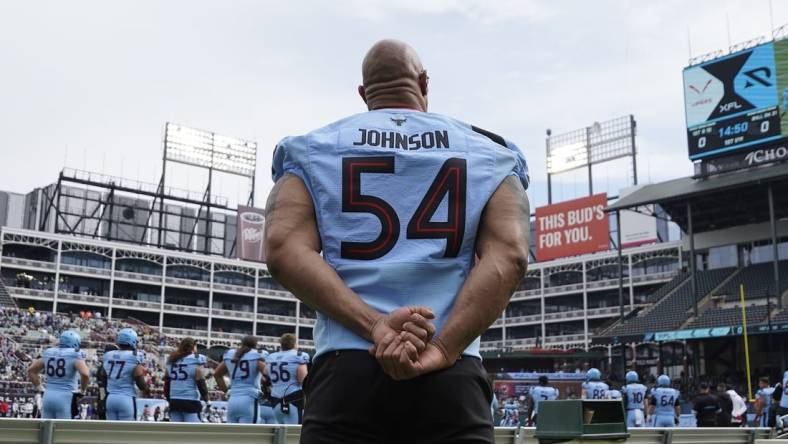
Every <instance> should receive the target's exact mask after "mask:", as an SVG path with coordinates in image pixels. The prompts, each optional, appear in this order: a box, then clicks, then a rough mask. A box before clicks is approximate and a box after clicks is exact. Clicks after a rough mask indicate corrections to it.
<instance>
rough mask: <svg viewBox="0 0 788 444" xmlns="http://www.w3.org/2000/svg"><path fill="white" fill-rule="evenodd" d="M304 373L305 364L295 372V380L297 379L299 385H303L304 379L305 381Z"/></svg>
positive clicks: (305, 370)
mask: <svg viewBox="0 0 788 444" xmlns="http://www.w3.org/2000/svg"><path fill="white" fill-rule="evenodd" d="M306 372H307V369H306V364H301V365H299V366H298V369H297V370H296V379H298V383H299V384H303V383H304V379H306Z"/></svg>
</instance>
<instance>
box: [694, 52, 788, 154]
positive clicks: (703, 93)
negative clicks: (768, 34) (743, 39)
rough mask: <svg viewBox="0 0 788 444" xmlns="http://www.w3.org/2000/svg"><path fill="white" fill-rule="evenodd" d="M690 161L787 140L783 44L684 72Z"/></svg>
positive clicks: (787, 55)
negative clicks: (785, 138) (783, 139)
mask: <svg viewBox="0 0 788 444" xmlns="http://www.w3.org/2000/svg"><path fill="white" fill-rule="evenodd" d="M684 103H685V112H686V118H687V139H688V142H689V143H688V144H689V157H690V159H693V160H696V159H702V158H704V157H711V156H716V155H721V154H726V153H729V152H731V151H738V150H741V149H745V148H748V147H749V148H757V147H758V146H760V145H761V144H763V143H766V142H770V141H773V140H778V139H781V138H784V137H788V116H786V115H785V114H786V109H788V39H784V40H779V41H774V42H768V43H765V44H762V45H758V46H755V47H753V48H749V49H747V50H744V51H740V52H736V53H733V54H729V55H727V56H724V57H720V58H718V59H714V60H711V61H709V62H705V63H703V64H700V65H695V66H691V67H688V68H686V69H685V70H684Z"/></svg>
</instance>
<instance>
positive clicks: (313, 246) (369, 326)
mask: <svg viewBox="0 0 788 444" xmlns="http://www.w3.org/2000/svg"><path fill="white" fill-rule="evenodd" d="M265 218H266V221H265V248H266V258H267V265H268V271H269V272H270V273H271V276H273V278H274V279H275V280H276V281H277V282H279V283H280V284H282V285H283V286H284V287H285V288H287V289H288V290H290V291H291V292H292V293H293V294H294V295H295V296H296V297H297V298H298V299H300V300H301V301H302V302H304V303H305V304H306V305H308V306H310V307H311V308H313V309H315V310H318V311H320V312H321V313H323V314H325V315H326V316H328V317H330V318H331V319H333V320H335V321H337V322H339V323H340V324H342V325H344V326H345V327H347V328H348V329H350V330H351V331H353V332H354V333H356V334H357V335H359V336H361V337H362V338H364V339H366V340H369V341H372V342H375V343H377V342H379V341H380V340H382V339H383V336H384V335H385V334H388V333H391V330H390V329H388V328H378V327H379V326H381V324H383V323H384V322H382V321H383V320H384V318H386V316H385V315H384V314H382V313H380V312H378V311H377V310H375V309H374V308H372V307H370V306H369V305H367V304H366V303H365V302H364V301H363V300H362V299H361V298H360V297H359V296H358V295H357V294H356V293H355V292H353V290H351V289H350V288H348V287H347V285H345V283H344V282H343V281H342V279H341V278H340V277H339V275H338V274H337V273H336V271H334V269H333V268H331V266H329V265H328V263H326V261H325V260H324V259H323V257H322V256H321V255H320V251H321V243H320V235H319V233H318V229H317V221H316V219H315V208H314V204H313V203H312V198H311V196H310V195H309V191H308V190H307V188H306V185H304V183H303V182H302V181H301V179H300V178H299V177H297V176H294V175H291V174H286V175H285V176H283V177H282V178H281V179H279V180H278V181H277V182H276V184H275V185H274V188H273V189H272V190H271V194H270V195H269V196H268V202H267V204H266V215H265ZM409 314H418V315H420V316H424V317H427V318H431V312H430V311H429V310H428V309H426V308H423V307H413V308H410V313H409ZM405 320H407V318H405ZM415 320H416V322H417V323H419V325H421V327H422V328H424V327H425V326H426V325H425V324H426V322H423V318H416V319H415ZM411 321H414V319H412V320H411ZM419 321H422V322H419ZM387 323H388V324H391V323H390V322H388V321H387ZM396 324H399V325H386V327H389V326H390V327H392V328H397V327H401V326H402V322H397V323H396ZM414 331H415V330H414ZM428 334H429V332H427V330H424V334H423V337H422V338H421V339H428ZM414 342H417V341H416V340H415V338H414ZM417 348H423V347H417Z"/></svg>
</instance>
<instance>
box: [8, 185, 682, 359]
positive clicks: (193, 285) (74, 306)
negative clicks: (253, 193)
mask: <svg viewBox="0 0 788 444" xmlns="http://www.w3.org/2000/svg"><path fill="white" fill-rule="evenodd" d="M54 187H55V185H50V186H48V187H43V188H41V189H37V190H34V191H33V192H31V193H29V194H27V195H20V194H14V193H0V196H2V198H0V199H2V202H6V205H5V206H3V207H0V217H2V219H0V220H2V221H3V222H4V224H5V226H3V227H2V229H1V230H2V234H1V235H0V251H2V256H1V259H0V273H1V274H2V278H3V279H2V281H3V286H4V289H2V288H0V294H2V293H5V294H7V295H8V296H10V298H11V299H12V300H13V301H15V302H16V303H17V305H19V306H20V307H28V306H32V307H35V308H36V309H39V310H44V311H55V312H61V313H69V312H79V311H85V310H89V311H93V312H96V311H98V312H101V313H102V315H103V316H110V317H119V318H127V317H132V318H135V319H137V320H140V321H143V322H145V323H147V324H149V325H152V326H154V327H155V326H158V327H159V328H160V329H161V331H162V332H163V333H165V334H167V335H174V336H184V335H190V336H195V337H197V338H200V339H201V340H203V341H206V342H207V343H216V342H217V341H227V340H236V339H239V338H240V337H241V336H242V335H244V334H252V333H254V334H256V335H258V336H260V337H261V339H262V340H263V342H264V343H267V344H271V345H273V344H274V343H275V341H276V340H277V336H279V335H281V334H282V333H285V332H292V333H296V334H297V335H298V337H299V340H300V343H301V345H302V346H303V347H307V348H308V347H311V346H313V343H312V328H313V326H314V322H315V313H314V312H313V311H312V310H311V309H309V308H308V307H306V306H305V305H303V304H301V303H300V302H299V301H298V300H297V299H295V297H294V296H293V295H292V294H290V293H289V292H288V291H286V290H285V289H283V288H282V287H280V286H279V285H278V284H277V283H276V282H274V281H273V280H272V279H271V276H270V274H269V273H268V271H267V269H266V267H265V265H264V264H260V263H256V262H249V261H241V260H238V259H232V258H226V257H222V256H221V254H220V253H221V251H225V250H221V251H219V250H217V251H216V253H219V254H213V255H206V254H202V253H192V252H186V251H178V250H185V249H187V248H184V247H185V246H186V245H191V246H194V244H193V243H192V244H183V243H181V244H180V248H178V249H175V247H177V246H178V245H168V246H169V248H156V247H150V246H143V245H135V243H137V242H136V241H137V240H138V239H139V238H140V235H141V234H142V232H141V231H140V229H139V228H135V227H133V226H132V225H130V224H129V225H126V226H125V227H124V221H123V217H124V214H123V213H124V212H123V211H122V204H121V205H120V207H121V210H120V211H116V212H115V213H114V214H115V215H114V216H112V217H113V218H114V219H109V216H105V218H104V219H103V220H102V219H100V218H97V219H96V220H94V221H93V223H94V224H95V225H93V226H90V227H88V226H87V225H86V221H88V220H89V218H86V217H84V215H85V214H88V213H90V212H92V211H94V210H95V208H93V206H95V205H97V202H100V201H101V198H100V196H91V193H92V191H91V190H88V189H80V188H77V187H68V188H66V189H65V190H64V191H63V192H64V196H65V197H63V198H62V201H63V203H64V208H66V211H63V212H62V213H63V215H62V216H59V220H62V221H64V222H63V223H66V222H70V223H71V225H72V226H74V227H81V229H80V230H79V231H77V232H76V233H74V234H76V235H71V234H63V233H54V232H53V231H56V230H57V231H62V230H61V229H59V228H58V226H57V225H56V222H55V220H54V218H53V217H50V216H47V213H50V214H53V213H52V212H51V211H48V209H47V205H42V204H41V202H42V201H45V200H46V199H47V198H46V194H47V193H51V190H52V188H54ZM80 196H81V197H80ZM86 196H87V197H86ZM127 200H129V201H131V199H127ZM143 204H144V202H143ZM139 205H140V204H139V203H138V206H139ZM147 205H150V204H149V203H148V204H147ZM136 212H139V211H138V210H136ZM102 213H103V212H102ZM80 215H83V217H82V218H81V219H80ZM127 215H128V214H127ZM170 217H172V216H170ZM233 218H234V216H227V220H229V221H230V223H232V224H234V222H232V220H233ZM42 221H44V222H43V223H42ZM47 221H48V222H47ZM113 224H114V226H115V227H120V228H119V230H118V231H114V233H115V234H116V236H115V237H116V238H117V237H118V235H120V236H125V237H120V239H118V240H113V241H107V240H103V239H102V238H105V239H106V237H107V234H108V233H109V230H108V229H107V228H106V227H108V226H111V225H113ZM217 226H220V227H222V230H224V229H225V228H224V226H222V225H217ZM31 228H33V229H31ZM35 228H39V229H35ZM88 228H89V229H88ZM612 228H613V229H614V228H615V227H612ZM234 231H235V228H234V225H233V226H232V229H229V228H228V229H227V232H228V237H227V239H226V240H225V242H226V243H227V248H226V250H228V251H229V250H230V249H231V248H230V245H231V244H232V241H233V240H234V239H233V238H232V237H231V236H232V234H234ZM151 233H153V234H155V230H151ZM91 234H93V235H91ZM102 234H103V235H102ZM165 234H166V233H165ZM181 236H182V235H181ZM184 242H185V241H184ZM198 249H199V250H201V248H198ZM623 264H624V269H625V271H624V274H625V275H626V279H625V280H624V282H623V284H624V290H625V291H624V292H625V294H626V296H625V304H624V307H623V309H624V312H625V313H629V312H631V311H633V310H635V309H637V308H639V307H642V306H643V304H644V302H645V301H646V300H647V298H648V296H649V295H650V294H651V293H652V292H653V291H655V289H656V288H658V287H659V286H661V285H662V284H664V283H666V282H668V281H670V280H671V279H672V278H673V277H674V276H675V275H676V273H678V270H679V269H680V268H681V248H680V244H679V243H660V244H653V245H644V246H640V247H636V248H631V249H627V250H625V251H624V253H623ZM617 270H618V257H617V255H616V253H615V251H610V252H607V253H601V254H595V255H585V256H579V257H574V258H565V259H559V260H554V261H548V262H538V263H534V264H532V265H531V266H530V267H529V271H528V274H527V276H526V278H525V279H524V280H523V282H522V283H521V285H520V288H519V289H518V290H517V291H516V292H515V294H514V296H513V297H512V300H511V303H510V304H509V306H508V308H507V310H506V311H505V312H504V313H502V316H501V318H500V319H498V320H497V321H496V322H495V324H494V325H493V326H492V327H491V328H490V329H489V330H488V331H487V332H486V333H485V334H484V336H483V342H482V348H483V350H485V351H496V350H524V349H531V348H534V347H542V348H561V349H583V350H587V349H588V347H589V345H590V344H591V340H592V339H593V338H594V336H595V335H596V334H597V333H599V332H600V331H601V329H602V328H604V327H607V326H609V325H610V324H611V323H612V322H614V321H615V320H616V319H618V318H619V316H620V315H621V314H622V313H621V306H620V304H619V297H618V294H619V293H618V285H619V282H618V278H617V273H618V271H617ZM0 297H2V296H0Z"/></svg>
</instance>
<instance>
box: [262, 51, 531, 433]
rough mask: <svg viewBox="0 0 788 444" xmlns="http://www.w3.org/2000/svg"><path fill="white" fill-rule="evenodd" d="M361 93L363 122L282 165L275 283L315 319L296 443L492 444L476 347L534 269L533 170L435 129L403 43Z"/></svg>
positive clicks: (273, 250) (471, 139)
mask: <svg viewBox="0 0 788 444" xmlns="http://www.w3.org/2000/svg"><path fill="white" fill-rule="evenodd" d="M362 77H363V85H362V86H359V88H358V92H359V94H360V95H361V98H362V99H363V100H364V102H365V103H366V105H367V108H368V112H364V113H361V114H357V115H354V116H350V117H348V118H345V119H343V120H340V121H338V122H334V123H332V124H330V125H328V126H326V127H324V128H320V129H318V130H315V131H313V132H311V133H309V134H306V135H303V136H297V137H288V138H285V139H284V140H282V141H281V142H280V143H279V144H278V145H277V147H276V150H275V151H274V160H273V179H274V181H275V182H276V184H275V185H274V188H273V190H272V191H271V194H270V196H269V198H268V203H267V208H266V214H267V217H266V242H265V244H266V251H267V258H268V269H269V270H270V272H271V274H272V276H273V277H274V278H275V279H276V280H277V281H278V282H279V283H281V284H282V285H284V286H285V287H287V288H288V289H289V290H290V291H292V292H293V294H294V295H296V297H298V298H299V299H300V300H301V301H303V302H304V303H305V304H307V305H309V306H310V307H312V308H314V309H315V310H317V312H318V319H317V324H316V325H315V331H314V338H315V346H316V354H315V356H316V357H315V360H314V365H313V367H312V369H311V371H310V373H309V376H308V377H307V380H306V382H305V385H304V391H305V393H306V407H305V412H304V420H303V428H302V430H301V442H302V443H308V444H312V443H364V444H369V443H389V442H390V443H404V442H407V443H420V442H425V443H445V442H452V443H464V442H467V443H471V442H472V443H492V442H493V426H492V418H491V417H490V410H489V406H490V402H491V400H492V390H491V387H490V385H489V383H488V382H487V378H486V373H485V371H484V368H483V367H482V364H481V357H480V354H479V336H480V335H481V334H482V333H483V332H484V331H485V330H486V329H487V328H488V327H489V326H490V325H491V324H492V323H493V322H494V321H495V319H496V318H497V317H498V316H499V315H500V314H501V312H502V311H503V309H504V308H505V307H506V305H507V303H508V301H509V298H510V297H511V294H512V292H513V291H514V290H515V288H516V287H517V285H518V284H519V282H520V280H521V279H522V277H523V275H524V273H525V270H526V267H527V261H528V223H529V221H528V220H529V205H528V199H527V196H526V194H525V189H526V188H527V187H528V169H527V166H526V163H525V159H524V157H523V155H522V153H521V152H520V150H519V149H518V148H517V147H516V146H515V145H513V144H512V143H511V142H508V141H506V140H505V139H504V138H502V137H500V136H498V135H496V134H493V133H491V132H489V131H485V130H482V129H479V128H477V127H475V126H471V125H468V124H466V123H463V122H460V121H457V120H454V119H451V118H449V117H445V116H441V115H439V114H433V113H428V112H427V104H428V101H427V91H428V81H429V77H428V76H427V72H426V71H425V70H424V68H423V67H422V64H421V61H420V60H419V57H418V54H416V51H415V50H414V49H413V48H411V47H410V46H408V45H406V44H405V43H402V42H399V41H395V40H383V41H381V42H378V43H376V44H375V45H374V46H373V47H372V48H371V49H370V50H369V52H368V53H367V55H366V57H365V58H364V61H363V64H362ZM321 253H322V255H321Z"/></svg>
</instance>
